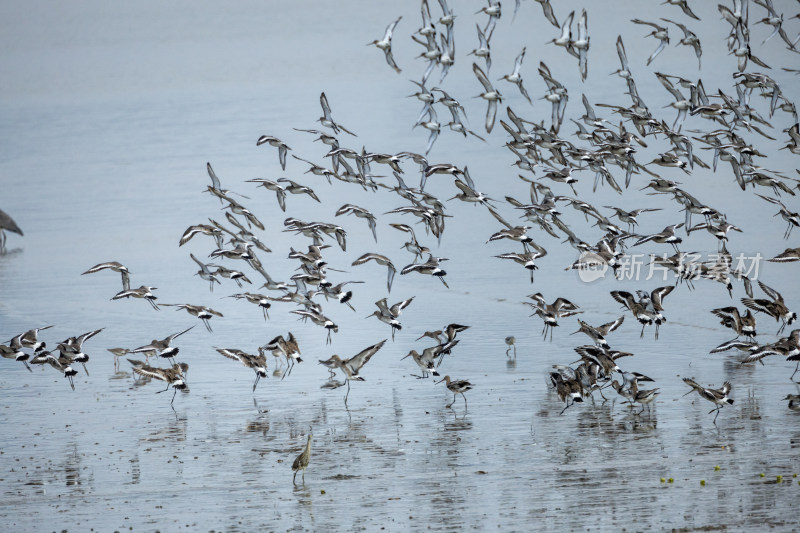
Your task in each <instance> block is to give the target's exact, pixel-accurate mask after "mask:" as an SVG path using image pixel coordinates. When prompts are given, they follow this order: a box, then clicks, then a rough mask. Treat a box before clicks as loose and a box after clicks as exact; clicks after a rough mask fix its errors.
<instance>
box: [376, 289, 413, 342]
mask: <svg viewBox="0 0 800 533" xmlns="http://www.w3.org/2000/svg"><path fill="white" fill-rule="evenodd" d="M413 301H414V296H412V297H411V298H409V299H407V300H403V301H400V302H397V303H396V304H394V305H393V306H391V307H389V306H388V305H387V303H386V298H381V299H380V300H378V301H377V302H375V305H377V306H378V310H377V311H375V312H374V313H372V314H371V315H369V316H367V318H369V317H371V316H374V317H377V318H378V320H380V321H381V322H383V323H385V324H389V325H390V326H391V327H392V341H394V332H395V330H397V331H399V330H401V329H403V326H402V325H400V322H399V321H398V320H397V319H398V318H399V317H400V313H401V312H402V311H403V309H405V308H406V307H408V306H409V305H410V304H411V302H413Z"/></svg>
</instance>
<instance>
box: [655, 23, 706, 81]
mask: <svg viewBox="0 0 800 533" xmlns="http://www.w3.org/2000/svg"><path fill="white" fill-rule="evenodd" d="M661 20H663V21H664V22H670V23H672V24H675V25H676V26H677V27H679V28H680V29H681V31H682V32H683V39H681V40H680V41H678V45H681V44H682V45H684V46H691V47H692V48H694V54H695V55H696V56H697V68H698V69H699V68H700V56H702V55H703V48H702V47H701V46H700V39H699V38H698V37H697V34H695V33H694V32H693V31H692V30H690V29H689V28H687V27H686V26H684V25H683V24H681V23H679V22H675V21H674V20H670V19H665V18H662V19H661Z"/></svg>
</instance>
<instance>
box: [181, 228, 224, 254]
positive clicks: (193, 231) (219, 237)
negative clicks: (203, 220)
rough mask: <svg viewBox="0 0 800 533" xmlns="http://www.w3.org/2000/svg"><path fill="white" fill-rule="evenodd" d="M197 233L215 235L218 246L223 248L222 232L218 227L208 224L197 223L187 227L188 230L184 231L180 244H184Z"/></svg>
mask: <svg viewBox="0 0 800 533" xmlns="http://www.w3.org/2000/svg"><path fill="white" fill-rule="evenodd" d="M195 235H209V236H211V237H214V240H215V242H216V243H217V248H222V244H223V242H222V241H223V238H222V232H221V231H220V230H219V229H218V228H215V227H214V226H209V225H208V224H196V225H194V226H189V227H188V228H186V231H184V232H183V235H181V240H180V241H179V242H178V246H183V245H184V244H186V243H187V242H189V241H190V240H191V239H192V237H194V236H195Z"/></svg>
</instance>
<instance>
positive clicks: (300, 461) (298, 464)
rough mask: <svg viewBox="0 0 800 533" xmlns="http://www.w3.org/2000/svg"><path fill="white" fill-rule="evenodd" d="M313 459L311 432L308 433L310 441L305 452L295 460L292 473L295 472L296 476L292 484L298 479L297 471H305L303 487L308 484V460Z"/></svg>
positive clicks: (293, 477) (307, 442)
mask: <svg viewBox="0 0 800 533" xmlns="http://www.w3.org/2000/svg"><path fill="white" fill-rule="evenodd" d="M309 459H311V431H310V430H309V432H308V440H307V441H306V448H305V450H303V453H301V454H300V455H298V456H297V459H295V460H294V463H292V471H293V472H294V476H292V483H294V482H295V480H296V479H297V471H298V470H302V471H303V485H305V483H306V468H307V467H308V460H309Z"/></svg>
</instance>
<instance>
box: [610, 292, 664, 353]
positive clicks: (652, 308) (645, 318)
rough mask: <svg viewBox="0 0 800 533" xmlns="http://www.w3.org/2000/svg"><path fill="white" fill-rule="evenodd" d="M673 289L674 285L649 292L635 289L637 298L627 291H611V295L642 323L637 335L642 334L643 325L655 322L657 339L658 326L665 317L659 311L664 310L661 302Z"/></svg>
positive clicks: (640, 335)
mask: <svg viewBox="0 0 800 533" xmlns="http://www.w3.org/2000/svg"><path fill="white" fill-rule="evenodd" d="M674 289H675V286H674V285H669V286H667V287H659V288H657V289H654V290H653V291H652V292H651V293H650V294H647V293H646V292H645V291H637V295H638V296H639V298H638V300H637V299H636V297H634V296H633V294H631V293H629V292H627V291H611V297H612V298H614V299H615V300H616V301H618V302H619V303H621V304H622V305H623V307H624V308H627V309H628V310H630V312H631V313H632V314H633V316H634V317H635V318H636V320H638V321H639V323H640V324H641V325H642V331H641V333H640V334H639V337H642V336H644V327H645V326H647V325H651V324H653V323H655V325H656V340H658V327H659V326H660V325H661V324H662V323H663V322H666V321H667V319H666V317H664V315H663V314H662V313H661V311H663V310H664V307H663V305H662V302H663V300H664V298H666V297H667V295H668V294H669V293H671V292H672V291H673V290H674Z"/></svg>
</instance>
